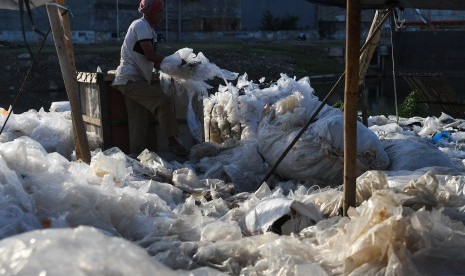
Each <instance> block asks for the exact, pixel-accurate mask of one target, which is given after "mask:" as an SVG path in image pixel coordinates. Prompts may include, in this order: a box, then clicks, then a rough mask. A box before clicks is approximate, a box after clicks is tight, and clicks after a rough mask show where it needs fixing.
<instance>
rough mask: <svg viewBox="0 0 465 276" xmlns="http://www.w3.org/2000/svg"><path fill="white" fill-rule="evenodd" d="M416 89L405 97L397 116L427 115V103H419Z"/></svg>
mask: <svg viewBox="0 0 465 276" xmlns="http://www.w3.org/2000/svg"><path fill="white" fill-rule="evenodd" d="M419 101H420V98H419V97H418V94H417V91H415V90H413V91H412V92H410V94H409V95H408V96H407V98H405V100H404V102H403V103H402V104H401V105H400V109H399V116H401V117H404V118H410V117H414V116H419V117H426V116H428V105H427V104H426V103H420V102H419Z"/></svg>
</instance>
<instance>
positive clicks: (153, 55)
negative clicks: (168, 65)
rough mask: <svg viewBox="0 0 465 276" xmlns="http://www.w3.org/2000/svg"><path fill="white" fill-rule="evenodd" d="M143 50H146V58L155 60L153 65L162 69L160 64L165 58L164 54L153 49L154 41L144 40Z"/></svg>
mask: <svg viewBox="0 0 465 276" xmlns="http://www.w3.org/2000/svg"><path fill="white" fill-rule="evenodd" d="M140 46H141V47H142V50H144V54H145V58H146V59H148V60H150V61H151V62H153V63H154V64H153V67H154V68H156V69H158V70H159V69H160V64H161V62H162V61H163V59H164V58H165V57H164V56H163V55H161V54H159V53H157V52H155V50H154V49H153V46H152V43H151V42H150V41H148V40H147V41H142V42H141V43H140Z"/></svg>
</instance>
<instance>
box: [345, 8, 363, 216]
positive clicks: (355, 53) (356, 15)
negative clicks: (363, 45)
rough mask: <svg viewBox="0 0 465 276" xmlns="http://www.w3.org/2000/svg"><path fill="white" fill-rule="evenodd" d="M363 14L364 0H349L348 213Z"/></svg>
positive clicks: (352, 195) (353, 185) (352, 197)
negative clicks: (361, 9) (361, 15)
mask: <svg viewBox="0 0 465 276" xmlns="http://www.w3.org/2000/svg"><path fill="white" fill-rule="evenodd" d="M360 14H361V12H360V0H347V13H346V65H345V70H346V77H345V88H344V200H343V212H344V215H347V210H348V209H349V207H351V206H355V192H356V183H355V181H356V170H357V159H356V158H357V95H358V80H359V67H360V66H359V57H360V24H361V23H360V20H361V19H360Z"/></svg>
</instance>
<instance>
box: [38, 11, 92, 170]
mask: <svg viewBox="0 0 465 276" xmlns="http://www.w3.org/2000/svg"><path fill="white" fill-rule="evenodd" d="M47 13H48V17H49V20H50V26H51V29H52V33H53V40H54V42H55V47H56V50H57V54H58V60H59V63H60V68H61V73H62V75H63V81H64V83H65V88H66V93H67V94H68V99H69V102H70V106H71V118H72V121H73V131H74V138H75V148H76V157H77V158H78V159H80V160H82V161H83V162H86V163H90V159H91V156H90V149H89V142H88V140H87V134H86V130H85V127H84V122H83V120H82V112H81V108H80V104H79V95H78V93H79V91H78V85H77V81H76V67H75V63H74V57H73V58H71V59H70V57H71V56H74V55H73V49H72V47H70V46H71V45H72V43H71V37H70V36H69V33H70V32H69V29H68V30H67V31H65V30H64V29H63V27H64V25H67V26H68V27H69V24H64V25H63V23H62V22H63V21H66V18H67V17H66V18H63V17H62V16H61V15H60V12H59V10H58V7H57V6H55V5H47ZM66 33H68V35H66Z"/></svg>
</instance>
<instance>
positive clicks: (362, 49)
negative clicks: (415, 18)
mask: <svg viewBox="0 0 465 276" xmlns="http://www.w3.org/2000/svg"><path fill="white" fill-rule="evenodd" d="M390 14H391V11H390V12H389V13H387V14H386V16H385V17H384V18H383V19H382V20H381V22H379V24H378V25H377V26H376V28H375V30H374V31H373V33H372V34H371V36H370V37H368V38H367V40H366V41H365V44H363V46H362V48H361V49H360V53H363V51H365V50H366V48H367V47H368V45H369V44H370V43H371V41H372V40H373V37H374V35H375V34H376V33H377V32H378V31H379V30H380V29H381V27H382V26H383V25H384V22H386V20H387V19H388V17H389V15H390ZM345 74H346V72H345V71H344V72H343V73H342V74H341V76H340V77H339V79H338V80H337V81H336V83H335V84H334V86H333V87H332V88H331V90H330V91H329V92H328V94H327V95H326V97H325V98H324V99H323V101H322V102H321V103H320V105H319V106H318V108H317V109H316V110H315V112H313V114H312V116H311V117H310V119H308V121H307V123H305V125H304V126H303V127H302V129H301V130H300V131H299V133H297V135H296V136H295V138H294V139H293V140H292V142H291V143H290V144H289V146H287V148H286V149H285V150H284V152H283V153H282V154H281V156H279V158H278V160H276V162H275V163H274V165H273V167H272V168H271V170H270V171H269V172H268V174H267V175H266V176H265V177H264V178H263V180H262V181H261V182H260V183H263V182H266V181H267V180H268V179H269V178H270V177H271V175H272V174H273V173H274V171H275V170H276V168H277V167H278V166H279V164H280V163H281V161H283V159H284V157H286V155H287V154H288V153H289V151H290V150H291V149H292V147H293V146H294V145H295V143H297V141H298V140H299V139H300V137H301V136H302V135H303V134H304V132H305V131H306V130H307V128H308V127H309V126H310V124H312V123H313V122H314V120H315V117H316V116H317V115H318V114H319V113H320V111H321V110H322V109H323V107H324V105H325V104H326V102H327V101H328V99H329V98H330V97H331V95H332V94H333V93H334V91H335V89H336V87H337V86H338V85H339V83H340V82H341V81H342V78H343V77H344V75H345Z"/></svg>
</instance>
